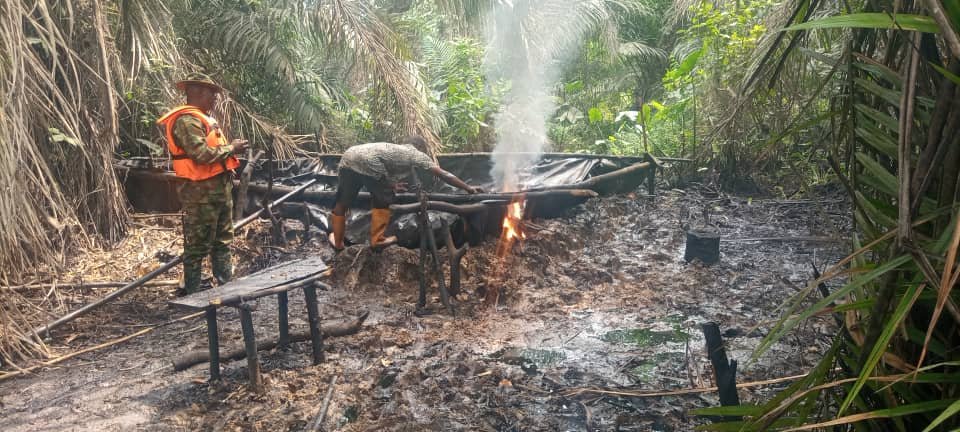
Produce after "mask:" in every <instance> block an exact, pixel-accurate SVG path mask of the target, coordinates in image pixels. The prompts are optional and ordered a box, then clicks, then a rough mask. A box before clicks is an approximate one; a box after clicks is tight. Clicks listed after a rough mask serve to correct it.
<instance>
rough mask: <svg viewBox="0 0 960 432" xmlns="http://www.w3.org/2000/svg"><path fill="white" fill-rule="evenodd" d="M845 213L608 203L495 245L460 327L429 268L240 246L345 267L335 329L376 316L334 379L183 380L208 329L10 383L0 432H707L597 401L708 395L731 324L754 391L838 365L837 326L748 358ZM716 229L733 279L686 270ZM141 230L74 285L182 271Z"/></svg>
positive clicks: (707, 401)
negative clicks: (834, 352)
mask: <svg viewBox="0 0 960 432" xmlns="http://www.w3.org/2000/svg"><path fill="white" fill-rule="evenodd" d="M839 197H840V195H839V194H838V193H836V192H835V191H831V190H822V191H820V192H818V193H817V194H816V195H815V196H812V197H809V199H805V200H793V201H778V200H755V199H749V198H747V197H732V196H726V195H719V194H715V193H709V192H707V191H704V190H702V189H697V188H694V189H689V190H676V189H675V190H665V191H662V192H661V193H660V195H659V196H657V197H655V198H651V197H643V196H634V195H628V196H620V197H610V198H603V199H598V200H593V201H591V202H588V203H587V204H585V205H582V206H579V207H577V208H574V209H571V210H570V212H569V213H568V214H567V215H566V216H564V217H563V218H559V219H553V220H535V221H532V224H531V225H530V226H528V231H527V236H528V238H527V240H526V241H525V243H524V244H523V247H522V250H521V249H519V248H518V249H515V255H513V256H512V257H508V258H507V259H506V260H500V259H498V258H497V257H496V256H495V255H494V251H495V249H496V244H495V243H496V239H489V241H488V242H486V243H485V244H484V245H483V246H482V247H479V248H475V249H471V250H470V251H469V252H468V253H467V256H466V258H465V259H464V268H465V279H464V291H465V292H464V293H463V294H462V295H461V296H460V297H459V299H458V311H457V312H458V313H457V315H456V317H452V316H450V315H449V314H447V313H445V312H444V311H443V309H442V307H441V305H439V303H438V302H439V300H438V299H437V296H436V294H435V291H434V295H433V296H431V301H430V304H429V307H430V308H431V309H432V310H434V311H435V312H436V313H434V314H432V315H429V316H425V317H419V316H417V315H415V314H414V311H415V308H414V305H415V302H416V290H417V254H416V252H415V251H409V250H405V249H401V248H398V247H393V248H390V249H388V250H386V251H384V252H382V253H380V254H372V253H371V252H370V251H369V249H367V248H364V247H361V246H354V247H351V248H348V249H347V250H346V251H344V252H343V253H341V254H340V255H339V256H337V257H335V258H334V257H333V254H332V251H331V250H330V249H329V248H328V247H327V246H326V245H325V244H324V242H323V239H322V237H321V236H320V235H318V234H319V233H314V234H315V235H314V236H313V237H312V238H310V239H309V240H307V241H306V242H302V243H301V242H300V241H299V240H296V239H294V240H293V241H292V242H291V243H290V244H288V245H285V246H283V247H261V246H256V245H258V244H264V241H265V238H266V237H267V236H268V234H266V232H267V229H266V227H265V225H263V224H260V225H255V226H254V227H253V228H252V229H249V230H244V231H243V232H242V233H240V240H239V241H238V242H237V243H238V244H237V248H238V249H237V257H236V260H237V261H238V268H239V271H238V272H239V273H241V274H242V273H246V272H249V271H252V270H255V269H259V268H263V267H264V266H267V265H269V264H271V263H277V262H280V261H282V260H285V259H291V258H292V257H296V256H304V255H307V254H320V255H322V256H324V257H325V258H329V259H330V261H329V262H331V263H332V264H333V265H334V267H335V268H336V272H334V274H333V275H332V276H331V277H330V279H329V283H330V284H331V285H332V286H333V287H334V289H333V290H331V291H325V292H321V293H320V300H321V302H322V304H321V314H322V316H323V318H324V319H328V320H339V319H344V318H345V317H352V316H356V315H359V314H360V313H362V312H363V311H369V313H370V317H369V318H368V319H367V321H366V324H365V326H364V328H363V329H362V330H361V331H360V332H359V333H357V334H355V335H352V336H346V337H339V338H330V339H327V344H326V350H325V353H326V358H327V361H326V363H324V364H321V365H319V366H312V365H311V363H310V354H309V352H310V347H309V345H308V344H307V343H298V344H295V345H294V346H293V347H292V348H291V350H290V351H271V352H264V353H261V361H262V363H263V370H264V379H265V383H266V391H265V392H264V393H262V394H253V393H251V392H249V391H248V389H247V387H246V361H244V360H241V361H235V362H229V363H226V364H224V365H223V366H224V371H223V374H224V380H223V382H222V383H218V384H215V385H209V384H207V383H206V378H207V376H208V373H207V366H206V364H203V365H198V366H194V367H193V368H191V369H188V370H186V371H183V372H174V371H173V368H172V366H171V360H172V359H173V358H174V357H176V356H177V355H179V354H182V353H184V352H186V351H189V350H193V349H204V348H205V347H206V340H207V339H206V332H205V324H204V321H203V320H202V318H195V319H191V320H186V321H179V322H175V323H172V324H169V325H166V326H164V327H162V328H160V329H158V330H156V331H154V332H151V333H148V334H146V335H144V336H141V337H138V338H136V339H133V340H130V341H128V342H125V343H123V344H119V345H115V346H113V347H110V348H107V349H105V350H100V351H96V352H92V353H89V354H85V355H82V356H79V357H77V358H74V359H72V360H70V361H68V362H65V363H62V364H59V365H57V366H55V367H51V368H48V369H45V370H42V371H39V372H38V373H36V374H33V375H28V376H25V377H20V378H15V379H10V380H5V381H2V382H0V423H2V424H3V427H2V429H3V430H5V431H47V430H50V431H52V430H96V431H108V430H124V431H127V430H151V431H157V430H160V431H165V430H170V431H173V430H251V431H275V430H298V431H299V430H304V429H305V428H306V427H307V426H308V425H309V424H311V423H312V422H313V420H314V418H315V417H316V416H317V414H318V411H319V409H320V405H321V403H322V400H323V399H324V396H325V394H326V393H327V390H328V387H329V383H330V382H331V380H332V379H333V378H334V377H336V379H337V380H336V385H335V387H334V391H333V396H332V398H331V402H330V406H329V410H328V412H327V414H326V417H325V421H324V424H323V425H322V426H323V428H324V430H343V431H380V430H390V431H406V430H410V431H420V430H444V431H446V430H471V431H473V430H477V431H520V430H523V431H565V430H571V431H580V430H591V431H593V430H603V431H607V430H623V431H629V430H637V431H648V430H649V431H686V430H691V429H692V428H693V427H694V426H695V425H697V424H701V423H703V422H705V421H706V420H704V419H702V418H699V417H696V416H693V415H691V414H690V413H689V410H690V409H692V408H697V407H706V406H714V405H717V404H718V397H717V395H716V393H714V392H703V393H697V394H687V395H677V396H658V397H629V396H620V395H609V394H604V393H597V392H595V391H592V390H597V389H606V390H619V391H624V392H638V391H652V390H678V389H686V388H691V387H706V386H710V385H712V382H711V378H710V374H711V372H710V364H709V361H708V359H707V357H706V355H705V352H704V346H703V345H704V341H703V337H702V334H701V330H700V326H701V324H703V323H705V322H708V321H714V322H717V323H719V325H720V328H721V330H723V331H724V334H725V336H726V340H727V343H728V353H729V355H730V356H731V357H732V358H734V359H736V360H738V361H739V362H740V368H739V374H738V381H739V382H750V381H757V380H764V379H770V378H777V377H783V376H790V375H795V374H800V373H803V372H806V371H807V370H808V369H809V368H810V367H811V365H813V364H814V363H815V362H816V361H817V359H818V358H819V357H820V356H821V353H822V352H824V350H825V348H826V347H827V345H828V341H829V335H831V334H832V333H833V327H832V321H831V320H830V319H829V317H820V318H815V319H813V320H811V321H810V322H808V323H807V324H805V325H804V326H802V327H801V328H800V329H798V330H797V331H795V332H792V333H791V334H789V335H788V336H787V337H786V338H784V339H783V340H782V341H781V342H779V343H777V344H775V345H774V346H773V348H772V349H771V350H770V351H769V352H767V353H766V354H765V355H763V356H762V357H761V358H760V359H759V360H757V361H754V362H750V361H749V358H750V355H751V353H752V350H753V348H754V347H756V346H757V344H758V343H759V342H760V341H761V339H762V337H763V336H764V335H765V334H766V331H767V329H769V328H770V327H771V326H772V324H773V320H775V319H776V318H777V317H778V316H779V311H778V307H780V306H781V305H782V304H783V302H784V300H785V299H787V298H788V297H790V296H791V295H793V294H794V293H796V292H797V290H799V289H800V288H801V287H803V286H805V285H806V284H807V283H808V282H809V280H810V279H811V275H812V270H811V263H816V264H817V265H818V266H819V267H820V268H823V267H824V266H825V265H828V264H831V263H833V262H836V261H837V260H838V259H839V258H840V257H842V256H843V254H844V252H845V251H846V245H847V243H846V242H844V241H843V238H844V237H845V236H847V235H849V232H850V230H851V228H850V220H849V217H848V212H849V209H848V207H847V205H846V204H844V203H843V202H842V201H841V200H839ZM705 218H706V219H707V223H709V224H710V225H712V226H713V227H715V228H716V229H718V230H719V231H720V232H721V233H722V235H723V239H724V241H723V242H722V244H721V251H722V257H721V262H720V263H719V264H716V265H713V266H710V267H706V266H703V265H701V264H699V263H697V262H695V263H692V264H687V263H686V262H684V261H683V250H684V241H685V235H684V230H685V229H686V228H688V227H696V226H699V225H702V224H704V222H705ZM136 220H138V221H139V222H138V223H139V225H140V226H139V227H136V229H135V231H134V235H132V236H131V239H132V240H130V241H127V242H125V243H124V244H122V245H121V247H118V249H117V250H114V251H103V252H101V253H97V254H90V255H89V256H86V257H84V256H79V257H74V258H72V261H71V262H72V263H73V267H74V268H75V269H76V273H81V274H84V275H85V276H86V278H87V280H91V279H94V278H96V276H97V275H98V274H100V273H109V272H111V271H112V272H114V273H117V274H128V275H129V274H130V272H144V271H146V270H149V267H150V266H153V265H156V262H157V259H158V258H164V255H165V254H169V253H176V252H178V248H179V243H178V240H177V238H178V235H179V233H178V229H179V228H178V224H177V223H176V217H175V216H171V217H141V218H138V219H136ZM292 234H295V232H294V233H292ZM798 237H802V238H807V240H798V239H797V238H798ZM810 237H815V239H813V240H811V239H809V238H810ZM823 237H829V238H832V239H835V241H824V239H823ZM771 238H772V239H771ZM751 239H754V240H751ZM757 239H760V240H757ZM124 248H126V249H125V250H124ZM130 251H134V252H130ZM130 255H135V256H134V257H131V256H130ZM103 262H106V264H103ZM98 263H99V264H98ZM174 276H175V275H174ZM494 286H496V287H499V288H500V290H501V293H502V294H501V298H500V302H499V304H498V305H497V307H496V308H495V310H491V309H489V308H484V307H482V297H481V294H483V293H484V292H486V291H487V290H489V289H491V288H492V287H494ZM103 292H104V291H103V290H97V291H90V290H88V291H85V292H71V293H69V294H58V295H50V294H49V293H47V301H58V302H60V304H61V305H62V306H63V307H76V304H77V303H80V302H83V301H86V300H89V299H92V298H95V297H98V296H101V295H102V294H103ZM41 294H42V293H41ZM38 295H39V294H38ZM171 298H173V288H171V287H154V288H145V289H142V290H140V291H138V292H137V293H135V294H133V295H131V296H128V297H125V298H123V299H121V300H120V301H119V302H118V303H116V304H113V305H110V306H108V307H106V308H104V309H102V310H100V311H98V312H96V313H94V314H93V315H92V316H89V317H85V318H82V319H80V320H78V321H77V322H76V323H73V324H71V325H68V326H66V327H65V328H63V329H60V330H58V331H57V332H56V337H55V338H54V339H52V340H51V341H50V342H49V343H50V348H51V350H53V351H54V352H56V353H59V354H65V353H69V352H72V351H76V350H78V349H81V348H84V347H87V346H92V345H95V344H97V343H101V342H103V341H106V340H109V339H111V338H114V337H118V336H121V335H125V334H130V333H133V332H135V331H137V330H140V329H142V328H145V327H148V326H151V325H155V324H158V323H164V322H168V321H170V320H172V319H175V318H178V317H181V316H183V315H186V314H187V313H186V312H184V311H181V310H174V309H171V308H170V307H168V306H167V305H166V303H165V302H166V301H167V300H169V299H171ZM290 310H291V323H292V325H293V326H294V330H296V329H304V328H305V316H306V314H305V312H304V304H303V298H302V295H301V294H300V293H299V292H295V293H293V294H292V295H291V304H290ZM254 315H255V321H256V323H257V325H258V327H257V334H258V337H259V338H260V339H261V340H263V339H266V338H269V337H275V335H276V331H277V330H276V302H275V300H274V299H272V298H270V299H262V300H260V301H259V302H257V311H256V312H255V313H254ZM220 323H221V324H220V328H221V338H222V342H221V343H222V344H225V345H230V346H233V345H237V344H239V342H240V326H239V322H238V319H237V315H236V313H235V311H233V310H229V308H228V310H224V313H222V314H221V321H220ZM785 385H786V384H781V385H780V386H779V387H778V386H765V387H755V388H749V389H742V390H741V391H740V398H741V401H743V402H755V401H759V400H763V399H764V398H766V397H769V396H770V395H771V394H773V393H774V392H775V391H777V390H778V389H781V388H783V386H785Z"/></svg>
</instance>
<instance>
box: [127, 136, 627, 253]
mask: <svg viewBox="0 0 960 432" xmlns="http://www.w3.org/2000/svg"><path fill="white" fill-rule="evenodd" d="M437 159H438V161H439V164H440V166H441V167H442V168H444V169H445V170H447V171H450V172H451V173H453V174H455V175H456V176H457V177H459V178H461V179H462V180H464V181H465V182H467V183H468V184H471V185H476V186H481V187H483V188H485V189H486V190H488V191H496V190H495V188H496V185H497V182H496V181H495V179H493V178H491V175H490V171H491V168H492V166H493V162H492V161H491V159H490V154H489V153H462V154H446V155H439V156H438V158H437ZM643 160H646V159H645V158H643V157H613V156H603V155H580V154H560V153H550V154H545V155H543V156H542V157H541V158H540V159H539V160H538V161H537V162H536V163H535V164H533V165H531V166H528V167H524V168H522V169H519V170H518V172H517V178H518V181H519V187H518V189H520V190H526V189H534V188H540V187H549V186H562V185H568V184H575V183H578V182H581V181H584V180H587V179H589V178H591V177H594V176H598V175H601V174H606V173H609V172H612V171H615V170H618V169H621V168H625V167H627V166H630V165H631V164H634V163H637V162H640V161H643ZM339 161H340V155H332V154H331V155H320V156H319V157H316V158H301V159H291V160H282V161H272V160H265V159H260V160H259V161H257V162H256V165H255V166H254V170H253V173H252V176H251V184H253V185H259V186H261V187H259V188H255V189H256V192H253V191H251V192H250V193H248V200H247V203H248V204H247V209H246V212H252V211H254V210H256V209H257V208H259V207H260V205H261V204H262V203H263V202H264V195H265V194H264V187H266V186H267V185H268V184H269V182H270V180H271V177H272V180H273V184H274V185H283V186H289V187H296V186H299V185H301V184H304V183H305V182H307V181H309V180H310V179H312V178H317V179H318V180H319V181H318V182H317V183H316V184H314V185H313V186H311V187H310V188H309V189H307V191H308V192H310V191H313V192H320V191H331V192H332V191H335V190H336V188H337V167H338V164H339ZM242 163H243V165H242V166H241V170H242V169H243V168H244V167H245V166H246V163H245V161H242ZM120 165H124V166H126V167H128V168H131V167H140V168H143V165H144V163H143V161H139V162H138V161H135V160H128V161H124V162H123V163H121V164H120ZM133 169H134V170H135V169H136V168H133ZM135 177H136V176H128V179H127V185H128V189H127V193H128V196H129V197H130V201H131V203H132V204H133V205H134V207H135V208H136V209H138V210H140V211H171V210H176V209H177V208H179V200H177V199H176V196H175V195H174V196H169V195H170V194H171V193H174V194H175V192H173V190H174V188H173V187H171V185H170V184H166V185H151V184H149V182H145V181H143V180H142V179H139V180H137V179H135ZM421 182H422V184H423V187H424V188H425V189H426V190H427V191H428V192H430V193H463V192H462V191H460V190H458V189H456V188H454V187H452V186H450V185H447V184H445V183H443V182H441V181H439V180H438V179H436V178H434V177H433V176H432V175H429V174H426V173H422V174H421ZM131 183H133V184H131ZM408 183H409V184H413V182H412V181H409V179H408ZM636 184H639V180H638V181H637V182H636ZM636 184H634V185H633V187H635V186H636ZM235 190H236V189H235ZM631 190H632V189H631ZM138 192H140V193H138ZM619 192H627V190H624V191H619ZM159 201H167V202H168V203H169V204H168V205H159V206H158V205H156V204H157V203H158V202H159ZM541 204H543V205H538V204H537V203H528V214H529V215H531V216H536V217H551V216H555V215H556V214H557V213H558V212H559V211H561V210H565V208H557V207H558V206H551V205H547V204H549V203H541ZM330 206H332V202H329V200H328V201H327V202H316V201H315V200H310V199H306V198H300V199H295V201H294V202H288V203H285V204H284V205H282V206H280V208H278V209H277V211H278V212H279V213H280V216H281V217H283V218H287V219H298V220H300V221H301V222H302V223H303V224H304V225H305V228H306V229H309V227H310V226H313V227H316V228H317V229H319V230H321V231H324V232H327V231H329V223H328V219H327V218H328V214H329V210H330ZM368 206H369V203H368V202H365V201H363V200H357V202H355V203H354V205H353V208H352V209H351V211H350V214H349V215H348V228H347V240H348V242H351V243H362V242H364V241H366V240H367V238H368V237H369V232H368V231H369V224H370V215H369V207H368ZM559 207H564V206H559ZM491 210H492V212H491V213H490V214H488V215H487V219H486V220H482V221H481V220H474V221H471V222H472V225H474V227H473V229H474V230H475V231H476V228H477V227H476V225H480V227H479V229H480V231H486V232H488V233H489V232H496V231H499V229H500V227H499V223H497V222H498V221H499V220H501V219H502V218H503V209H502V207H493V208H492V209H491ZM441 218H443V219H444V220H446V221H447V223H448V224H449V225H450V226H451V227H452V229H453V230H454V231H455V232H456V233H458V234H457V235H456V236H455V237H457V242H458V243H460V242H461V241H462V239H463V237H464V236H463V233H464V232H467V231H468V230H467V229H465V226H464V225H470V224H464V223H463V221H461V220H460V219H459V218H458V217H457V216H455V215H450V214H446V213H440V212H433V211H431V212H430V220H431V225H432V227H433V228H434V229H435V230H436V231H435V233H436V238H437V239H442V237H441V232H440V231H439V230H440V227H441V224H440V219H441ZM388 234H393V235H397V236H398V237H399V241H400V244H401V245H403V246H407V247H416V246H417V242H418V241H419V235H418V232H417V226H416V219H415V215H412V214H410V215H403V216H399V217H395V218H394V220H393V221H392V222H391V226H390V228H389V229H388Z"/></svg>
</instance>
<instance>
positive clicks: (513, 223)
mask: <svg viewBox="0 0 960 432" xmlns="http://www.w3.org/2000/svg"><path fill="white" fill-rule="evenodd" d="M521 220H523V206H522V205H521V204H520V202H519V201H517V202H515V203H512V204H510V207H509V208H507V215H506V216H504V218H503V229H504V230H506V231H504V236H506V239H507V240H509V241H513V240H523V239H525V238H527V236H526V234H524V233H523V229H522V228H521V227H520V221H521Z"/></svg>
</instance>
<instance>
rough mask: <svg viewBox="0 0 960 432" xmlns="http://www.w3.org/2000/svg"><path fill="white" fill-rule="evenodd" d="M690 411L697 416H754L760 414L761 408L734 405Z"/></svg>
mask: <svg viewBox="0 0 960 432" xmlns="http://www.w3.org/2000/svg"><path fill="white" fill-rule="evenodd" d="M690 413H692V414H694V415H698V416H754V415H758V414H761V413H762V409H761V407H759V406H756V405H736V406H719V407H709V408H697V409H693V410H690Z"/></svg>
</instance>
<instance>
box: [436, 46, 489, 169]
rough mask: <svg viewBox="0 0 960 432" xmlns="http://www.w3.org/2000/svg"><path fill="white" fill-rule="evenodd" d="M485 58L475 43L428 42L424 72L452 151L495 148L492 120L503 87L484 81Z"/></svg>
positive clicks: (480, 47)
mask: <svg viewBox="0 0 960 432" xmlns="http://www.w3.org/2000/svg"><path fill="white" fill-rule="evenodd" d="M483 55H484V52H483V47H482V45H481V44H480V42H479V41H477V40H475V39H471V38H458V39H454V40H452V41H439V40H436V39H433V38H427V39H425V40H424V44H423V56H424V60H425V66H426V67H425V68H424V69H425V70H424V72H425V74H426V76H427V82H428V83H429V85H430V88H431V90H432V95H431V100H432V101H433V103H434V104H435V105H436V107H437V108H436V109H437V110H438V111H440V112H441V113H442V114H443V119H444V126H443V127H442V128H441V131H440V137H441V140H442V141H443V143H444V145H445V149H446V150H448V151H484V150H489V149H490V148H492V146H493V142H492V137H493V136H494V134H493V131H492V129H491V126H490V119H491V116H492V115H493V114H494V113H495V112H496V111H497V109H498V107H499V103H498V101H497V99H498V95H497V94H496V92H497V91H498V88H499V86H497V85H490V84H488V83H487V82H486V80H485V79H484V76H483V73H482V64H481V62H482V59H483Z"/></svg>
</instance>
